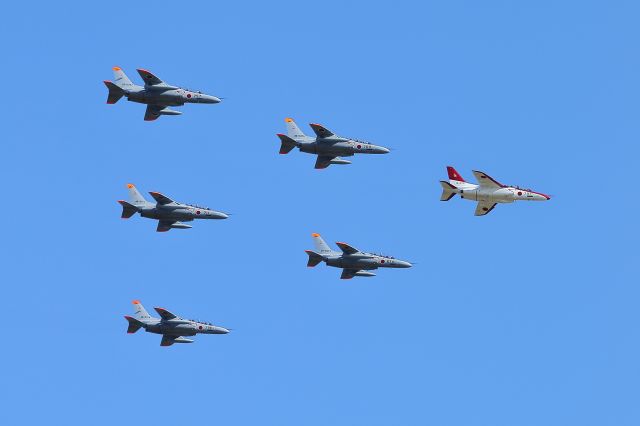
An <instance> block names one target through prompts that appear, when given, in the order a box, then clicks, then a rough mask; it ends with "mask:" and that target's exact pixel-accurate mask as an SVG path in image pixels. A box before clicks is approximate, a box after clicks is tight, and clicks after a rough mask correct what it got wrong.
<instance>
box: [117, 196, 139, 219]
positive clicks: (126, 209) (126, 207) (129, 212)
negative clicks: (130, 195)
mask: <svg viewBox="0 0 640 426" xmlns="http://www.w3.org/2000/svg"><path fill="white" fill-rule="evenodd" d="M118 203H120V205H121V206H122V216H120V217H121V218H122V219H129V218H130V217H131V216H133V215H134V214H136V213H137V212H138V208H137V207H136V206H134V205H133V204H130V203H128V202H126V201H124V200H118Z"/></svg>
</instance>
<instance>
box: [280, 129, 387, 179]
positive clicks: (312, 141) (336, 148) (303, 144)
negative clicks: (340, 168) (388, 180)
mask: <svg viewBox="0 0 640 426" xmlns="http://www.w3.org/2000/svg"><path fill="white" fill-rule="evenodd" d="M284 121H285V122H286V123H287V134H286V135H283V134H281V133H279V134H278V137H279V138H280V142H281V145H280V154H287V153H289V152H290V151H291V150H292V149H293V148H296V147H298V149H299V150H300V152H306V153H308V154H317V155H318V158H317V160H316V169H325V168H327V167H329V165H331V164H351V161H347V160H343V159H342V158H340V156H344V157H350V156H352V155H354V154H387V153H389V149H387V148H385V147H383V146H378V145H373V144H370V143H368V142H364V141H359V140H357V139H350V138H345V137H342V136H338V135H336V134H335V133H333V132H331V131H330V130H327V129H326V128H325V127H323V126H321V125H320V124H309V126H311V128H312V129H313V131H314V132H315V134H316V137H311V136H307V135H305V134H304V133H302V130H300V128H299V127H298V126H297V125H296V123H295V122H294V121H293V120H292V119H291V118H286V119H285V120H284Z"/></svg>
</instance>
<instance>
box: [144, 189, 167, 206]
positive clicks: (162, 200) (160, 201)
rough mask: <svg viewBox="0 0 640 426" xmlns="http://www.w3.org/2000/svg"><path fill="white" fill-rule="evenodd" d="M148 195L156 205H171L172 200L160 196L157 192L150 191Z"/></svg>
mask: <svg viewBox="0 0 640 426" xmlns="http://www.w3.org/2000/svg"><path fill="white" fill-rule="evenodd" d="M149 195H151V196H152V197H153V199H154V200H156V202H157V203H158V204H162V205H165V204H171V203H173V200H172V199H171V198H169V197H167V196H166V195H163V194H161V193H159V192H154V191H150V192H149Z"/></svg>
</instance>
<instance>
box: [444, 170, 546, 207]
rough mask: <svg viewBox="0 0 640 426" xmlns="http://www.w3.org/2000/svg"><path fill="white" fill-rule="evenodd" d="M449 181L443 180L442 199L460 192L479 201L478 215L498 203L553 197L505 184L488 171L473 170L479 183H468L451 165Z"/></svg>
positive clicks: (466, 197)
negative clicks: (487, 172)
mask: <svg viewBox="0 0 640 426" xmlns="http://www.w3.org/2000/svg"><path fill="white" fill-rule="evenodd" d="M447 172H448V173H449V181H448V182H447V181H445V180H442V181H440V185H442V196H441V197H440V201H449V200H450V199H451V198H453V196H454V195H456V194H460V198H464V199H465V200H471V201H477V202H478V205H477V206H476V213H475V214H476V216H484V215H486V214H487V213H489V212H490V211H491V210H493V208H494V207H495V206H496V204H498V203H513V202H514V201H521V200H525V201H547V200H550V199H551V197H550V196H548V195H546V194H543V193H541V192H535V191H532V190H531V189H523V188H520V187H519V186H508V185H503V184H501V183H500V182H498V181H497V180H495V179H494V178H492V177H491V176H489V175H488V174H486V173H483V172H479V171H477V170H474V171H473V174H474V175H475V177H476V179H477V180H478V184H477V185H476V184H473V183H468V182H467V181H465V180H464V179H463V178H462V176H461V175H460V173H458V172H457V171H456V169H454V168H453V167H451V166H448V167H447Z"/></svg>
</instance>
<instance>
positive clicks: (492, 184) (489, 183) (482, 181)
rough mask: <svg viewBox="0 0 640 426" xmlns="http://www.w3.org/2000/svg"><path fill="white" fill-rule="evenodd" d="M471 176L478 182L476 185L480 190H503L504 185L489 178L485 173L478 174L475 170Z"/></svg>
mask: <svg viewBox="0 0 640 426" xmlns="http://www.w3.org/2000/svg"><path fill="white" fill-rule="evenodd" d="M473 175H474V176H475V177H476V179H477V180H478V184H479V185H480V187H481V188H496V189H497V188H504V185H503V184H501V183H500V182H498V181H497V180H495V179H494V178H492V177H491V176H489V175H488V174H486V173H483V172H479V171H477V170H474V171H473Z"/></svg>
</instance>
